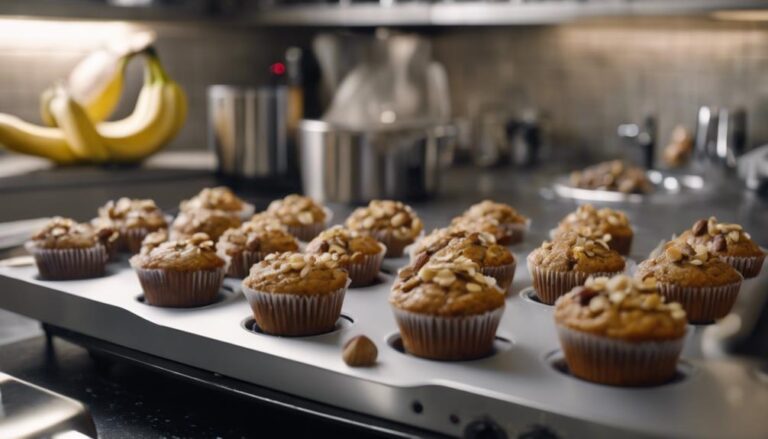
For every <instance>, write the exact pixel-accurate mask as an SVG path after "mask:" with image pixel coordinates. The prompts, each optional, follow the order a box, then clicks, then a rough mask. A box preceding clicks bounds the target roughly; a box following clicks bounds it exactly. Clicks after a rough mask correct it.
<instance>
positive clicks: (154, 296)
mask: <svg viewBox="0 0 768 439" xmlns="http://www.w3.org/2000/svg"><path fill="white" fill-rule="evenodd" d="M134 269H135V270H136V274H137V275H138V276H139V282H140V283H141V288H142V289H143V290H144V301H145V302H146V303H147V304H148V305H153V306H162V307H168V308H193V307H197V306H205V305H209V304H211V303H213V302H215V301H216V299H217V297H218V295H219V290H220V289H221V285H222V283H223V281H224V275H225V274H226V272H227V267H226V266H223V267H219V268H217V269H215V270H195V271H174V270H165V269H160V268H138V267H134Z"/></svg>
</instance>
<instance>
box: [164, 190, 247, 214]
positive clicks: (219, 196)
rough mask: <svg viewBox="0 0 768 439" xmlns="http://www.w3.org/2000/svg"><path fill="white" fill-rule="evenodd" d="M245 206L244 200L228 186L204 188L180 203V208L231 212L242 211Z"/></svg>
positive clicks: (181, 209)
mask: <svg viewBox="0 0 768 439" xmlns="http://www.w3.org/2000/svg"><path fill="white" fill-rule="evenodd" d="M244 208H245V203H244V202H243V200H241V199H240V198H238V197H237V195H235V194H234V193H233V192H232V190H231V189H230V188H228V187H226V186H218V187H214V188H204V189H203V190H201V191H200V192H199V193H198V194H197V195H195V196H194V197H192V198H190V199H189V200H184V201H182V202H181V203H180V204H179V210H180V211H185V210H198V209H206V210H223V211H226V212H231V213H236V214H237V213H240V212H241V211H243V209H244Z"/></svg>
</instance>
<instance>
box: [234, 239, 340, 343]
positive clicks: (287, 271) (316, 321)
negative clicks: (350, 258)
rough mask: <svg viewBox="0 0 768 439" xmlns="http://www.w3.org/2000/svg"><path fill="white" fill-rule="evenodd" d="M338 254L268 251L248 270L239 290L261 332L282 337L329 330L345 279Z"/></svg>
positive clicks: (337, 310) (336, 317)
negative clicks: (268, 252) (245, 299)
mask: <svg viewBox="0 0 768 439" xmlns="http://www.w3.org/2000/svg"><path fill="white" fill-rule="evenodd" d="M338 259H339V258H338V255H332V254H331V253H323V254H322V255H319V256H318V255H303V254H300V253H279V254H278V253H272V254H270V255H267V257H265V258H264V259H263V260H262V261H261V262H259V263H257V264H255V265H254V266H253V267H252V268H251V273H250V275H249V276H248V277H247V278H245V280H243V293H244V294H245V296H246V298H247V299H248V303H249V304H250V305H251V309H252V311H253V318H254V320H255V321H256V323H257V325H258V326H259V328H260V329H261V331H263V332H265V333H267V334H273V335H284V336H304V335H314V334H322V333H324V332H328V331H331V330H333V328H334V327H335V325H336V321H337V320H338V318H339V315H340V314H341V306H342V303H343V302H344V294H345V293H346V290H347V284H348V282H349V278H348V276H347V272H346V271H345V270H344V269H342V268H341V267H339V262H338Z"/></svg>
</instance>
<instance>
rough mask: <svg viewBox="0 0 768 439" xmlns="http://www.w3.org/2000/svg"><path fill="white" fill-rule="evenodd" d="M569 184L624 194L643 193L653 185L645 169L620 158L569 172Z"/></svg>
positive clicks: (647, 191) (648, 190)
mask: <svg viewBox="0 0 768 439" xmlns="http://www.w3.org/2000/svg"><path fill="white" fill-rule="evenodd" d="M570 180H571V185H572V186H574V187H578V188H583V189H599V190H606V191H618V192H623V193H626V194H629V193H637V194H645V193H649V192H652V191H653V185H652V184H651V182H650V181H649V180H648V177H647V176H646V175H645V170H644V169H642V168H639V167H637V166H631V165H628V164H626V163H624V162H622V161H621V160H612V161H608V162H602V163H598V164H596V165H592V166H589V167H587V168H584V170H582V171H574V172H572V173H571V178H570Z"/></svg>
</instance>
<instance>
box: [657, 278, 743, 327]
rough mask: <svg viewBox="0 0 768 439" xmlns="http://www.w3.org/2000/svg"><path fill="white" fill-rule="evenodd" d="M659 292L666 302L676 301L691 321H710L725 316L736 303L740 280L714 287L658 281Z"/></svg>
mask: <svg viewBox="0 0 768 439" xmlns="http://www.w3.org/2000/svg"><path fill="white" fill-rule="evenodd" d="M658 287H659V292H660V293H661V295H662V296H664V297H665V298H666V299H667V302H678V303H680V305H682V306H683V309H685V313H686V314H687V316H688V321H689V322H691V323H710V322H713V321H714V320H716V319H721V318H723V317H725V316H726V315H727V314H728V313H729V312H730V311H731V308H733V304H734V303H736V298H737V297H738V296H739V288H740V287H741V281H738V282H734V283H732V284H728V285H721V286H716V287H681V286H679V285H675V284H671V283H667V282H659V283H658Z"/></svg>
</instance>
